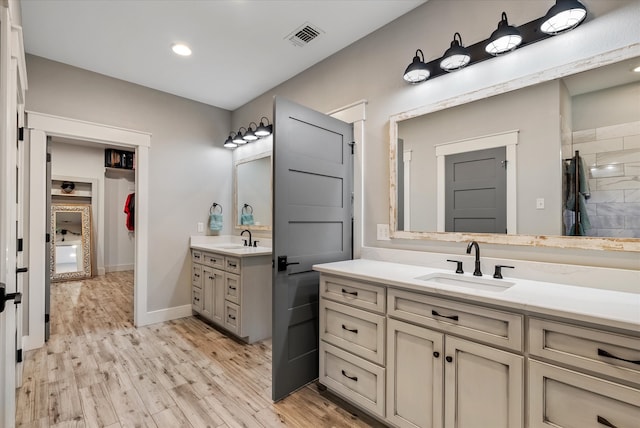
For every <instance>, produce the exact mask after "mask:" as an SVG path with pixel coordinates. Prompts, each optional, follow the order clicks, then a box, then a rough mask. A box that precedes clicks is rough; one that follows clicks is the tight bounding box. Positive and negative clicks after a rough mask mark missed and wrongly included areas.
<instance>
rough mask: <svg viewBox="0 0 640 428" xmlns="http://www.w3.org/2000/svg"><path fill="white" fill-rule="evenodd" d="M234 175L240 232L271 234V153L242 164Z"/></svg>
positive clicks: (235, 219) (238, 163)
mask: <svg viewBox="0 0 640 428" xmlns="http://www.w3.org/2000/svg"><path fill="white" fill-rule="evenodd" d="M234 174H235V180H234V184H235V188H234V192H233V196H234V209H233V211H234V212H233V214H234V225H235V227H236V229H250V230H271V153H270V152H269V153H261V154H259V155H256V156H253V157H250V158H245V159H242V160H238V161H237V162H236V163H235V165H234Z"/></svg>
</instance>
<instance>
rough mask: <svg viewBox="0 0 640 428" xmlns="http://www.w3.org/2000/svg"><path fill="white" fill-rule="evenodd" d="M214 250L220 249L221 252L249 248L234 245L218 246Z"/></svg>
mask: <svg viewBox="0 0 640 428" xmlns="http://www.w3.org/2000/svg"><path fill="white" fill-rule="evenodd" d="M216 248H220V249H221V250H240V249H242V248H250V247H246V246H244V245H239V244H234V245H218V246H217V247H216Z"/></svg>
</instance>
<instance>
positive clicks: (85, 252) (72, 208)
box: [49, 204, 93, 281]
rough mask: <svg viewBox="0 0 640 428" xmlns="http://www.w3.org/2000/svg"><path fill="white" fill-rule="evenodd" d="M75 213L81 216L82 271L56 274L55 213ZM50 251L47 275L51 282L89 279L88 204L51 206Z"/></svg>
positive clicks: (89, 224)
mask: <svg viewBox="0 0 640 428" xmlns="http://www.w3.org/2000/svg"><path fill="white" fill-rule="evenodd" d="M59 212H77V213H80V215H81V216H82V228H81V230H82V270H80V271H78V272H63V273H56V268H55V266H56V213H59ZM50 233H51V242H50V245H51V251H50V252H49V275H50V277H51V281H66V280H70V279H84V278H91V275H92V269H91V257H92V252H91V246H92V242H93V237H92V236H91V235H92V233H91V205H88V204H51V229H50Z"/></svg>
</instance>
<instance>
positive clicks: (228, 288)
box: [224, 273, 240, 305]
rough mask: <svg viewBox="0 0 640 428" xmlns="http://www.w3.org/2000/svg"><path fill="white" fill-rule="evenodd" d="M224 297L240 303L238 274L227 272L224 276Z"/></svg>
mask: <svg viewBox="0 0 640 428" xmlns="http://www.w3.org/2000/svg"><path fill="white" fill-rule="evenodd" d="M224 298H225V299H226V300H229V301H230V302H233V303H235V304H238V305H239V304H240V276H239V275H234V274H232V273H228V274H226V275H225V276H224Z"/></svg>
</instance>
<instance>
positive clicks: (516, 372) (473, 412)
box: [444, 336, 524, 428]
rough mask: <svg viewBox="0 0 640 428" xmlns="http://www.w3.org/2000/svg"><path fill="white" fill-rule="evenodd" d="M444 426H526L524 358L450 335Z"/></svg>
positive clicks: (499, 427)
mask: <svg viewBox="0 0 640 428" xmlns="http://www.w3.org/2000/svg"><path fill="white" fill-rule="evenodd" d="M445 340H446V345H445V350H446V352H445V363H444V366H445V369H444V373H445V426H446V427H448V428H477V427H491V428H520V427H522V426H523V419H524V418H523V414H524V407H523V395H524V391H523V388H524V382H523V376H524V372H523V359H524V357H521V356H519V355H515V354H512V353H510V352H505V351H500V350H498V349H495V348H491V347H488V346H485V345H480V344H477V343H473V342H469V341H466V340H463V339H458V338H456V337H451V336H447V337H446V339H445Z"/></svg>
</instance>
